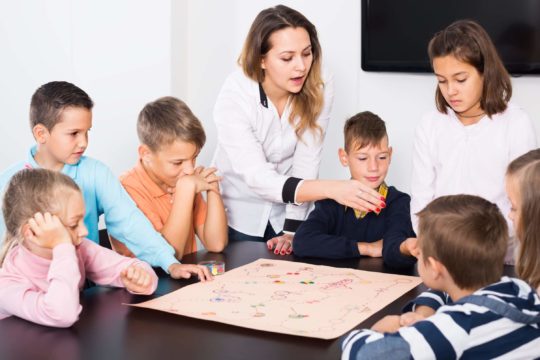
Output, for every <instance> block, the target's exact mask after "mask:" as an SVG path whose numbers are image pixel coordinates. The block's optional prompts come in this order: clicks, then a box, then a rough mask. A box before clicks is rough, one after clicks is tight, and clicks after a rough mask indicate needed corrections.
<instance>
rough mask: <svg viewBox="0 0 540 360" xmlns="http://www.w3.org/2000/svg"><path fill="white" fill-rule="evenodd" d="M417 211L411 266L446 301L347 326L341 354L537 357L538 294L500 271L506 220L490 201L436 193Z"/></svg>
mask: <svg viewBox="0 0 540 360" xmlns="http://www.w3.org/2000/svg"><path fill="white" fill-rule="evenodd" d="M418 218H419V227H418V247H417V250H416V251H415V252H416V255H417V256H418V273H419V274H420V277H421V278H422V280H423V281H424V283H425V285H426V286H428V287H430V288H431V289H434V290H438V291H442V292H444V293H446V294H448V296H449V298H450V299H451V301H448V300H445V303H446V304H445V305H441V306H439V307H438V309H437V311H436V313H435V314H434V315H432V316H430V317H428V318H426V319H423V320H420V321H417V322H414V320H415V319H411V318H410V317H409V316H410V315H411V313H406V314H403V315H401V316H386V317H385V318H383V319H382V320H380V321H379V322H377V323H376V324H375V325H373V327H372V329H371V330H368V329H364V330H354V331H352V332H351V333H350V334H349V335H348V336H347V337H346V338H345V340H344V341H343V344H342V348H343V354H342V359H344V360H345V359H384V358H389V359H495V358H497V359H503V358H504V359H533V358H534V359H537V358H538V356H539V355H540V298H539V297H538V294H537V293H536V291H535V289H533V288H531V286H530V285H528V284H527V283H526V282H525V281H523V280H520V279H515V278H510V277H507V276H503V277H501V276H502V272H503V260H504V256H505V253H506V248H507V243H508V227H507V225H506V221H505V219H504V217H503V216H502V214H501V212H500V210H499V208H498V207H497V205H495V204H493V203H490V202H489V201H487V200H485V199H482V198H480V197H478V196H472V195H452V196H443V197H440V198H437V199H435V200H433V201H432V202H431V203H429V204H428V205H427V206H426V207H425V208H424V209H423V210H422V211H420V213H418ZM432 299H433V300H436V299H437V297H436V296H433V298H432ZM440 301H441V302H442V299H441V300H440ZM415 302H416V303H417V304H418V302H417V301H415ZM424 304H425V303H424ZM411 320H413V321H411ZM416 320H418V318H417V319H416ZM407 323H408V324H411V323H412V324H413V325H411V326H405V325H406V324H407Z"/></svg>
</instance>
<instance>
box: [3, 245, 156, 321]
mask: <svg viewBox="0 0 540 360" xmlns="http://www.w3.org/2000/svg"><path fill="white" fill-rule="evenodd" d="M133 264H135V265H137V266H140V267H142V268H144V269H146V270H147V271H149V272H150V273H151V274H152V289H151V291H149V292H148V294H151V293H153V292H154V291H155V290H156V287H157V281H158V278H157V276H156V274H155V272H154V271H153V270H152V268H151V267H150V266H149V265H148V264H146V263H145V262H142V261H140V260H138V259H134V258H127V257H124V256H121V255H118V254H117V253H115V252H113V251H111V250H109V249H106V248H104V247H101V246H99V245H97V244H95V243H94V242H92V241H90V240H86V239H85V240H84V241H83V242H82V243H81V244H80V245H79V246H77V247H75V246H74V245H72V244H60V245H58V246H56V247H55V248H54V249H53V259H52V260H48V259H44V258H42V257H39V256H37V255H35V254H33V253H31V252H30V251H29V250H28V249H26V248H25V247H24V246H20V245H19V246H15V247H14V248H13V249H11V250H10V251H9V253H8V254H7V256H6V258H5V260H4V264H3V265H2V268H0V319H3V318H6V317H8V316H11V315H15V316H18V317H20V318H23V319H26V320H28V321H32V322H35V323H38V324H42V325H47V326H54V327H69V326H71V325H73V323H75V321H77V319H78V317H79V313H80V312H81V310H82V306H81V304H80V303H79V292H80V290H81V289H82V287H83V284H84V280H85V278H88V279H90V280H91V281H93V282H95V283H96V284H99V285H109V286H115V287H124V285H123V284H122V281H121V280H120V272H121V271H122V270H123V269H125V268H126V267H128V266H130V265H133ZM145 295H146V294H145Z"/></svg>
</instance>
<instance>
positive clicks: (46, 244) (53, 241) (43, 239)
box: [23, 212, 73, 249]
mask: <svg viewBox="0 0 540 360" xmlns="http://www.w3.org/2000/svg"><path fill="white" fill-rule="evenodd" d="M23 235H24V237H25V239H26V240H29V241H31V242H33V243H35V244H36V245H38V246H41V247H43V248H47V249H53V248H54V247H55V246H56V245H58V244H62V243H68V244H71V243H73V240H72V239H71V236H70V235H69V232H68V231H67V229H66V227H65V226H64V224H62V222H61V221H60V219H59V218H58V216H56V215H51V214H50V213H48V212H46V213H44V214H42V213H39V212H38V213H36V214H35V215H34V217H32V218H30V219H29V220H28V228H27V229H26V230H24V234H23Z"/></svg>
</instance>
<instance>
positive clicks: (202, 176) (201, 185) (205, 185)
mask: <svg viewBox="0 0 540 360" xmlns="http://www.w3.org/2000/svg"><path fill="white" fill-rule="evenodd" d="M216 171H217V169H216V168H204V167H202V166H200V167H197V168H195V169H194V171H193V174H190V175H184V176H181V177H179V178H178V181H177V183H176V187H184V186H191V187H193V190H194V191H195V193H197V194H198V193H200V192H203V191H217V192H218V193H219V181H220V180H221V177H219V176H217V175H216V174H215V173H216Z"/></svg>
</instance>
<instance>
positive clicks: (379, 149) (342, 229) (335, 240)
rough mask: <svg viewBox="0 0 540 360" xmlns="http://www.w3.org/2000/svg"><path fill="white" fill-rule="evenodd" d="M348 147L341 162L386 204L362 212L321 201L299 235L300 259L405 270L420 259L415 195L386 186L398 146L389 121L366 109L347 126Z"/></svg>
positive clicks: (296, 245) (295, 245)
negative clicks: (368, 262)
mask: <svg viewBox="0 0 540 360" xmlns="http://www.w3.org/2000/svg"><path fill="white" fill-rule="evenodd" d="M344 133H345V149H339V160H340V161H341V163H342V165H343V166H348V167H349V169H350V172H351V177H352V178H353V179H355V180H358V181H360V182H362V183H364V184H366V185H368V186H369V187H371V188H372V189H375V190H377V191H378V192H379V193H380V194H381V197H382V198H384V199H385V203H386V206H385V207H384V208H378V209H376V211H375V212H369V213H362V212H358V211H356V210H355V209H351V208H347V207H344V206H343V205H340V204H339V203H337V202H336V201H334V200H331V199H327V200H321V201H317V202H316V203H315V209H314V210H313V211H312V212H311V214H310V215H309V217H308V218H307V220H306V221H304V223H303V224H302V225H301V226H300V227H299V229H298V230H297V231H296V234H295V236H294V242H293V250H294V253H295V254H296V255H298V256H309V257H319V258H330V259H340V258H351V257H360V256H371V257H381V256H382V258H383V260H384V262H385V264H386V265H388V266H390V267H394V268H404V267H410V266H412V265H414V263H415V262H416V258H415V257H413V256H412V255H411V253H410V250H409V245H412V244H413V243H414V242H413V240H414V239H411V240H407V239H409V238H414V237H415V236H416V235H415V234H414V231H413V228H412V224H411V217H410V210H409V209H410V202H411V198H410V197H409V195H407V194H405V193H402V192H400V191H398V190H397V189H396V188H395V187H393V186H387V185H386V184H385V182H384V179H385V177H386V174H387V172H388V167H389V165H390V158H391V156H392V148H391V147H389V146H388V135H387V133H386V126H385V124H384V121H383V120H381V118H379V117H378V116H377V115H375V114H373V113H371V112H369V111H365V112H361V113H359V114H356V115H355V116H353V117H352V118H350V119H349V120H347V122H346V123H345V129H344Z"/></svg>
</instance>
